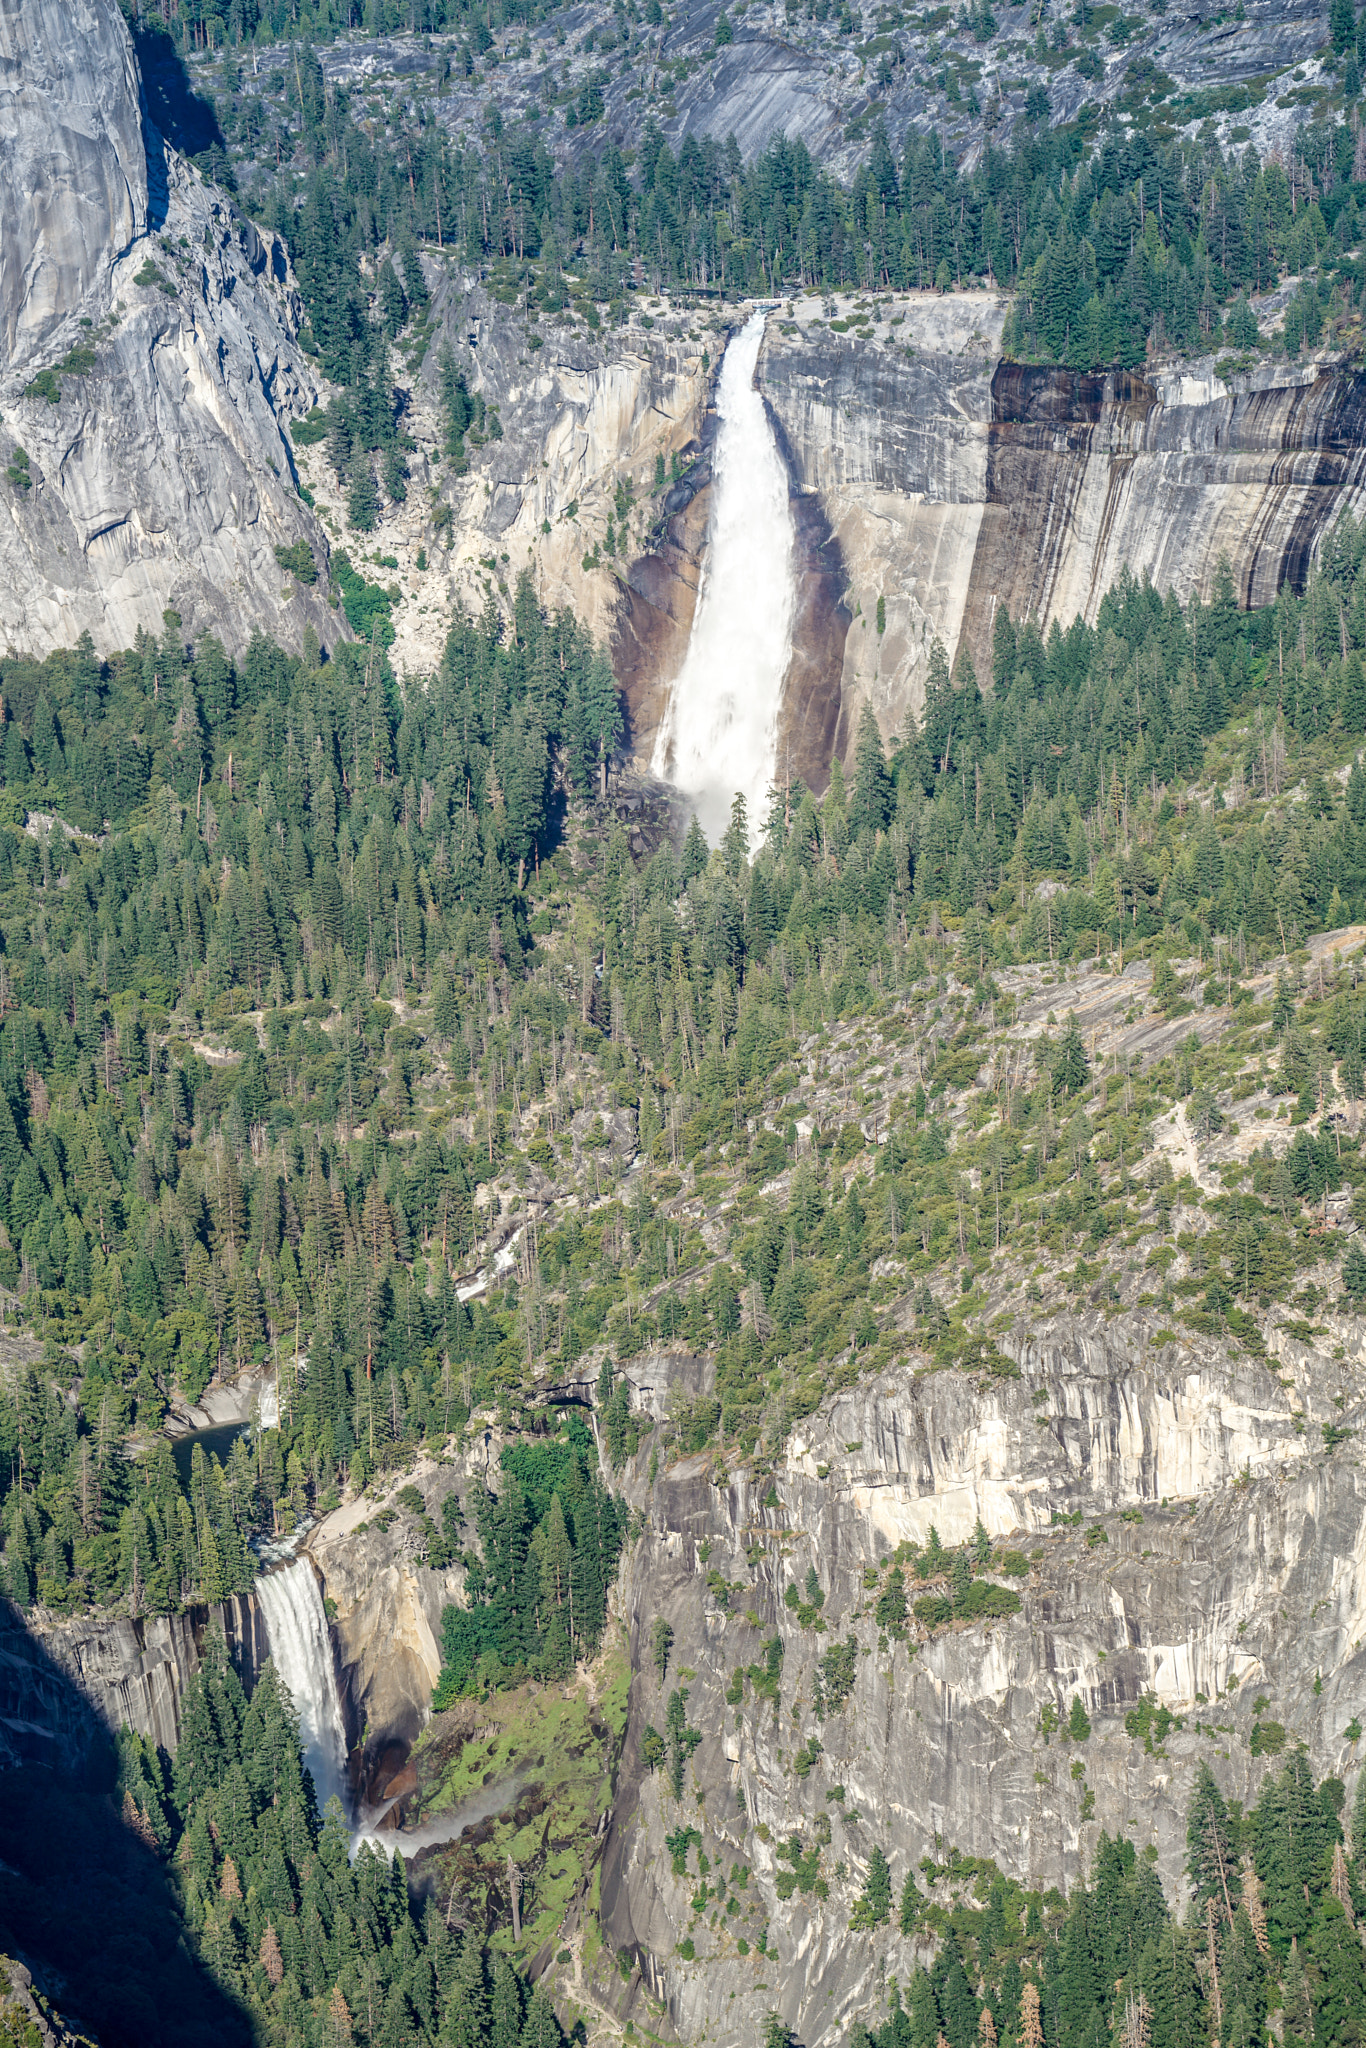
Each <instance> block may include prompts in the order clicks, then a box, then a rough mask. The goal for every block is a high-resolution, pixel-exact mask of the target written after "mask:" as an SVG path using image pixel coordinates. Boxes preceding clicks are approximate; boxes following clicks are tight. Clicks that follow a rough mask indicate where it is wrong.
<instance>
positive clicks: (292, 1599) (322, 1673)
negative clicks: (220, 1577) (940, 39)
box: [256, 1557, 351, 1814]
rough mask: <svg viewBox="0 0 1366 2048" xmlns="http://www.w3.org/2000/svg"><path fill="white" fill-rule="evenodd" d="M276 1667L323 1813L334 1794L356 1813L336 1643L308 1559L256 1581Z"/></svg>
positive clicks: (268, 1573) (297, 1561)
mask: <svg viewBox="0 0 1366 2048" xmlns="http://www.w3.org/2000/svg"><path fill="white" fill-rule="evenodd" d="M256 1597H257V1598H258V1600H259V1601H260V1603H261V1612H262V1614H263V1615H264V1617H265V1623H266V1635H267V1637H268V1638H269V1641H270V1654H271V1656H272V1657H273V1658H274V1659H275V1669H276V1671H277V1672H278V1673H279V1675H280V1677H281V1678H282V1679H283V1680H284V1683H285V1684H286V1685H287V1686H288V1688H289V1696H290V1698H291V1699H292V1700H293V1702H294V1706H295V1709H296V1711H297V1713H298V1716H299V1734H300V1737H301V1738H302V1741H303V1748H304V1762H305V1763H306V1764H307V1765H308V1768H309V1770H310V1771H311V1772H312V1773H313V1783H314V1786H315V1788H316V1790H317V1794H318V1810H319V1812H321V1811H322V1809H323V1808H324V1807H325V1806H326V1805H327V1802H328V1800H329V1799H330V1798H331V1797H332V1795H333V1793H334V1792H335V1794H336V1795H337V1797H338V1799H340V1800H341V1803H342V1805H343V1807H344V1808H345V1809H346V1811H347V1813H348V1814H349V1813H350V1810H351V1798H350V1787H349V1785H348V1783H347V1776H346V1729H345V1727H344V1726H343V1723H342V1713H341V1700H340V1699H339V1697H338V1694H337V1674H336V1670H335V1667H334V1665H333V1661H332V1639H331V1637H330V1636H329V1634H328V1632H327V1615H326V1614H325V1612H324V1611H323V1601H322V1594H321V1593H320V1592H319V1591H318V1581H317V1579H316V1577H315V1576H314V1572H313V1567H312V1565H311V1564H310V1563H309V1561H308V1559H307V1558H306V1557H303V1558H299V1559H297V1560H296V1561H295V1563H293V1564H291V1565H286V1567H285V1569H284V1570H283V1571H278V1572H267V1573H266V1574H265V1576H264V1578H260V1579H258V1580H257V1581H256Z"/></svg>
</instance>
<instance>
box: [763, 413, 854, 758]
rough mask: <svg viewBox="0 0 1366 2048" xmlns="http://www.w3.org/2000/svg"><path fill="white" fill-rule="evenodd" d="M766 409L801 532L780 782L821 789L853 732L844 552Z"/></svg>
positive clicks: (780, 735)
mask: <svg viewBox="0 0 1366 2048" xmlns="http://www.w3.org/2000/svg"><path fill="white" fill-rule="evenodd" d="M764 410H765V411H766V412H767V414H768V419H769V425H770V426H771V427H772V429H773V434H774V439H775V440H776V441H777V443H778V453H779V454H780V455H781V457H782V459H783V467H784V468H785V469H786V471H787V479H788V499H789V503H790V505H791V507H792V525H793V531H794V535H795V539H796V547H795V550H794V559H793V578H794V582H795V584H796V609H795V611H794V613H793V619H792V657H791V660H790V661H789V662H788V667H787V675H786V676H785V678H784V680H783V705H782V711H781V713H780V715H779V720H778V758H777V762H776V776H777V780H778V782H779V783H780V784H782V783H785V782H790V781H794V780H795V779H796V778H797V777H798V776H800V778H801V780H802V781H803V782H804V783H805V784H806V785H807V787H808V789H811V790H814V791H815V793H816V795H817V796H822V795H824V793H825V788H826V785H827V783H828V782H829V780H830V763H831V761H832V760H833V759H834V757H835V755H836V754H837V753H838V754H844V753H845V752H846V751H847V750H848V747H849V745H850V743H851V741H852V738H853V735H852V734H851V733H847V732H846V731H844V729H843V727H844V723H845V721H844V720H843V719H842V712H843V706H844V694H843V691H844V643H845V639H846V637H847V636H848V632H849V623H850V613H849V611H848V608H847V607H846V605H845V603H844V582H845V575H844V555H843V552H842V550H841V548H840V544H839V541H838V540H837V539H836V537H835V534H834V531H833V529H832V528H831V525H830V522H829V520H828V519H827V518H826V516H825V507H824V506H823V505H822V504H821V501H820V495H819V493H818V492H816V491H804V490H802V489H801V488H800V487H799V486H798V484H797V481H796V479H797V477H798V476H799V474H800V465H799V463H798V462H797V460H796V457H795V456H794V454H793V451H792V444H791V442H790V441H789V440H788V437H787V431H786V429H785V427H784V426H783V423H782V420H781V419H780V418H779V416H778V412H777V410H776V408H775V407H774V406H773V404H772V403H771V402H770V401H769V400H768V399H767V398H766V399H765V400H764Z"/></svg>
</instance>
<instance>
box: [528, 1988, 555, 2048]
mask: <svg viewBox="0 0 1366 2048" xmlns="http://www.w3.org/2000/svg"><path fill="white" fill-rule="evenodd" d="M563 2040H564V2035H563V2034H562V2033H561V2031H560V2023H559V2020H558V2019H557V2018H556V2016H555V2007H554V2004H553V2003H552V2001H551V1997H550V1990H549V1986H548V1985H547V1983H546V1980H545V1978H544V1977H542V1979H541V1980H540V1982H539V1983H538V1984H537V1986H536V1988H535V1990H534V1991H533V1992H532V1994H531V2001H530V2003H529V2005H528V2006H527V2014H526V2021H525V2023H524V2025H523V2027H522V2041H521V2048H561V2043H562V2042H563Z"/></svg>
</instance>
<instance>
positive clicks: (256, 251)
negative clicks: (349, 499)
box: [0, 0, 344, 654]
mask: <svg viewBox="0 0 1366 2048" xmlns="http://www.w3.org/2000/svg"><path fill="white" fill-rule="evenodd" d="M0 132H3V136H4V147H3V149H0V407H2V408H3V413H4V424H3V426H0V468H3V467H4V466H5V465H7V464H8V463H9V462H10V461H11V460H12V457H13V454H14V451H15V449H16V448H17V447H22V448H23V449H24V450H25V452H26V454H27V455H28V458H29V474H30V476H31V482H30V484H29V485H28V487H27V488H24V487H21V486H18V485H14V486H11V485H9V484H0V646H9V647H12V648H15V649H23V650H26V651H30V652H34V653H38V654H41V653H45V652H46V651H47V650H48V649H49V648H51V647H56V646H65V645H70V644H71V643H72V642H73V641H74V640H75V639H76V638H77V637H78V636H79V635H80V634H81V633H82V632H88V633H89V634H90V635H91V638H92V640H93V641H94V644H95V646H96V648H97V649H98V650H99V651H100V652H108V651H110V650H112V649H114V648H117V647H124V646H127V645H128V644H129V643H130V642H131V641H132V640H133V638H134V635H135V633H136V631H137V629H138V627H140V626H142V627H146V628H147V629H148V630H150V631H152V632H154V633H160V632H161V630H162V623H163V621H162V615H163V612H164V611H165V610H166V609H168V608H174V609H175V610H177V611H178V612H179V613H180V615H181V619H182V623H183V626H184V630H185V632H186V634H187V636H189V637H192V638H193V637H199V636H202V635H203V634H205V633H208V632H215V633H217V634H218V635H219V636H220V637H221V638H222V639H223V640H224V641H225V642H226V643H227V644H228V645H229V646H230V647H233V648H238V649H240V648H241V647H242V646H244V645H245V643H246V642H247V640H248V639H249V638H250V637H251V634H252V633H253V631H256V630H258V629H260V630H265V631H268V632H271V633H273V634H274V635H275V636H276V637H277V638H279V639H280V640H282V641H284V642H286V643H293V644H295V645H298V644H300V643H301V641H302V638H303V634H304V632H305V629H306V628H307V627H308V626H309V625H310V624H311V625H312V626H313V628H314V630H315V631H316V632H317V633H318V636H319V638H320V640H322V641H323V642H324V644H326V643H328V642H330V641H332V640H335V639H336V638H337V637H338V635H339V633H341V632H343V631H344V628H343V627H342V625H341V622H340V620H339V618H338V617H337V615H336V614H335V613H333V612H332V611H331V610H330V608H329V606H328V605H327V603H326V601H325V599H324V597H323V596H322V595H321V592H322V590H323V589H324V588H325V585H321V584H320V585H318V586H315V587H313V588H301V587H300V586H299V585H297V584H296V583H295V582H293V581H292V580H291V579H290V578H289V577H288V576H287V575H286V574H285V573H284V572H282V571H281V569H280V568H279V566H278V564H277V562H276V559H275V549H276V547H277V546H283V547H289V546H292V545H293V544H294V543H295V542H296V541H299V540H303V541H306V542H307V543H308V545H309V547H310V548H311V549H312V551H313V553H314V557H315V560H317V561H318V562H319V563H323V564H325V562H326V559H327V543H326V540H325V537H324V535H323V532H322V529H321V527H320V526H319V525H318V523H317V521H316V520H315V519H314V518H313V517H312V515H311V514H310V512H309V511H308V509H307V507H306V506H305V505H304V504H303V502H302V500H301V499H300V497H299V495H298V492H297V490H296V488H295V476H294V468H293V455H292V452H291V447H290V442H289V438H288V432H287V427H288V422H289V420H290V418H291V417H294V416H297V415H298V414H301V413H304V412H307V411H308V410H309V409H310V408H311V406H312V405H313V404H314V402H315V400H316V398H317V396H318V393H319V385H318V379H317V375H316V373H315V372H314V370H313V368H312V366H311V365H310V363H309V361H308V358H307V357H306V356H305V355H304V354H303V353H302V351H301V350H300V348H299V347H298V339H297V337H298V331H299V314H300V308H299V301H298V294H297V292H296V290H295V288H294V282H293V277H292V274H291V272H290V269H289V261H288V254H287V251H286V249H285V247H284V244H283V243H282V242H281V241H280V240H279V239H278V238H277V237H275V236H272V235H266V234H263V233H262V232H261V231H260V230H258V229H257V228H256V227H255V226H254V225H253V223H252V222H250V221H249V220H247V219H246V218H245V217H244V216H243V215H242V214H241V213H239V211H238V210H237V208H236V207H235V206H233V205H232V203H231V202H230V201H229V200H228V199H227V198H226V196H225V195H224V194H222V193H220V192H218V191H216V190H215V189H214V188H213V187H211V186H208V185H206V184H205V183H204V181H203V180H202V178H201V177H200V176H199V174H198V173H197V172H196V171H195V170H193V169H192V168H191V166H189V165H188V164H186V163H184V162H183V161H182V160H181V159H180V158H179V157H177V156H176V155H175V153H174V152H173V151H171V150H169V149H167V147H166V145H165V144H164V142H163V141H162V139H161V137H160V136H159V135H158V134H157V133H156V130H155V129H154V128H152V127H151V125H150V123H148V122H147V121H146V120H145V117H144V115H143V113H142V110H141V107H140V103H139V80H138V72H137V62H136V59H135V56H134V53H133V48H132V44H131V41H130V39H129V36H128V31H127V29H126V27H125V25H124V22H123V18H122V16H121V15H120V13H119V10H118V8H117V6H116V5H115V0H77V5H76V7H75V9H74V16H73V9H72V8H70V7H66V6H62V7H58V6H57V5H56V4H55V0H0Z"/></svg>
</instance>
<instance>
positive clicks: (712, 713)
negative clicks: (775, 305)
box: [651, 313, 795, 844]
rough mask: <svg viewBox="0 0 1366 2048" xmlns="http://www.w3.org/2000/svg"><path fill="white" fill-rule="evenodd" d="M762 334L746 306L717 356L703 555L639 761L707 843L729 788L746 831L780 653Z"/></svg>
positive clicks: (761, 773)
mask: <svg viewBox="0 0 1366 2048" xmlns="http://www.w3.org/2000/svg"><path fill="white" fill-rule="evenodd" d="M763 338H764V315H763V314H762V313H755V314H753V315H752V316H751V318H750V319H749V320H748V321H747V322H746V324H745V326H744V327H743V328H742V330H741V331H740V333H739V334H738V335H736V337H735V338H734V340H733V341H732V342H731V343H730V345H729V347H728V348H727V350H726V357H725V361H724V362H723V363H722V365H721V375H720V378H719V379H718V382H717V389H716V410H717V412H718V414H719V416H720V421H721V425H720V430H719V432H718V434H717V437H716V454H715V458H714V462H713V476H714V480H715V481H714V491H715V497H714V500H713V505H712V514H711V522H710V526H709V529H708V536H707V558H706V563H705V566H704V569H703V573H702V585H701V589H700V591H699V593H698V599H697V612H696V615H695V617H694V619H693V628H692V636H691V638H690V640H689V642H688V651H687V654H686V656H685V657H684V661H683V666H682V668H681V669H680V670H679V673H678V678H677V680H676V681H675V683H674V685H673V688H672V690H671V691H670V693H669V708H668V710H667V712H666V713H665V716H664V722H663V724H662V725H661V727H660V729H659V737H658V738H657V740H656V741H655V749H654V758H653V760H652V763H651V766H652V768H653V770H654V772H655V774H656V775H661V776H667V777H668V778H669V780H670V781H672V782H675V783H677V785H678V786H679V788H680V789H682V790H683V791H684V792H685V793H686V794H687V795H688V796H690V797H691V798H692V800H693V803H694V805H695V807H696V810H697V816H698V821H699V823H700V824H701V826H702V829H703V831H704V832H705V833H706V834H707V837H708V838H709V839H710V840H711V841H712V842H713V844H714V843H715V841H716V840H717V839H718V838H719V836H720V834H721V833H722V832H723V831H724V829H725V826H726V823H727V820H728V819H729V816H730V806H731V800H732V798H733V797H734V795H735V792H736V791H737V790H740V791H742V792H743V794H744V797H745V800H746V803H747V804H748V806H749V818H750V833H751V838H752V839H753V838H755V837H757V828H758V826H759V824H760V822H761V821H762V818H763V815H764V808H765V803H766V800H767V797H768V792H769V789H770V788H771V786H772V784H773V779H774V770H775V765H776V759H777V748H778V712H779V709H780V707H781V703H782V690H783V678H784V677H785V675H786V674H787V665H788V661H789V659H790V657H791V653H792V620H793V613H794V608H795V591H794V571H793V551H794V539H795V536H794V531H793V525H792V509H791V507H790V505H789V503H788V494H787V472H786V470H785V469H784V467H783V460H782V457H781V455H780V454H779V453H778V444H777V441H776V439H775V438H774V433H773V428H772V426H771V425H770V423H769V418H768V414H767V413H766V411H765V410H764V401H763V399H762V398H761V397H760V395H759V393H758V392H757V391H756V390H755V388H754V371H755V365H756V364H757V362H758V360H759V345H760V343H761V342H762V340H763Z"/></svg>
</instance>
